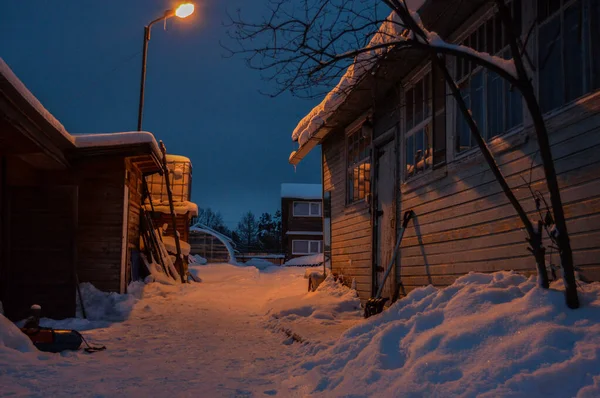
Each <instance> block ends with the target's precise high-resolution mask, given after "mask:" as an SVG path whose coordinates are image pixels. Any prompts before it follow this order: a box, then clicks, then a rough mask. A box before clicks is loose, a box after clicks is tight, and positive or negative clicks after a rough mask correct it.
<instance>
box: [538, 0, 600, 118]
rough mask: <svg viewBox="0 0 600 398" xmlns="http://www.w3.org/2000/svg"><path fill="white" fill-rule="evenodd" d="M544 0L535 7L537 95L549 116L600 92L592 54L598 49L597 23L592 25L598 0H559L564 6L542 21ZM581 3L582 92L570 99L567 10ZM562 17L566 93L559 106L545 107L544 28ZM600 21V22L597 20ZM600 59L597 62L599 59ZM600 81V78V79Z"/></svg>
mask: <svg viewBox="0 0 600 398" xmlns="http://www.w3.org/2000/svg"><path fill="white" fill-rule="evenodd" d="M540 1H541V0H538V1H537V2H536V3H535V6H534V12H535V16H536V38H535V44H536V53H535V60H536V76H535V79H536V83H537V85H536V94H537V98H538V101H540V109H541V110H542V113H543V114H544V116H548V115H553V114H557V113H559V112H561V111H562V110H563V109H564V108H565V107H568V106H570V105H572V104H574V103H576V102H577V101H579V100H581V99H582V98H585V97H587V96H589V95H590V94H593V93H594V92H597V91H598V90H599V89H600V84H599V85H598V87H594V84H595V83H594V77H595V78H597V79H600V77H598V76H595V75H594V67H597V65H595V64H594V57H593V55H592V52H593V51H594V49H593V44H594V43H593V37H592V35H593V26H592V23H593V21H592V19H593V15H592V12H593V10H592V6H593V3H594V1H597V0H559V1H560V6H559V7H558V9H557V10H555V11H554V12H552V13H551V14H548V15H546V16H545V18H544V20H542V21H540V19H541V16H540V14H539V10H540V7H539V6H540ZM578 2H579V7H580V12H581V18H580V23H581V27H580V29H581V37H582V42H581V47H580V49H579V50H580V53H581V62H580V64H579V65H578V66H579V68H580V70H579V72H581V79H582V80H581V81H580V83H581V87H580V90H581V93H580V95H578V96H575V97H574V98H571V99H568V96H569V95H568V87H569V86H570V83H569V81H568V80H567V78H566V73H565V67H566V62H565V59H566V58H568V54H567V52H566V51H565V48H566V43H565V39H566V38H567V33H566V30H565V11H566V10H567V9H568V8H570V7H572V6H574V5H575V4H576V3H578ZM557 18H558V20H559V22H560V33H559V39H560V49H559V57H560V70H561V73H560V75H562V76H563V77H564V80H563V86H562V87H561V88H560V90H562V92H561V94H562V99H561V101H560V103H559V104H558V105H556V106H551V107H550V108H549V109H544V107H543V104H542V94H548V93H542V91H541V89H542V84H541V83H542V82H541V78H542V65H541V63H542V60H541V59H540V55H541V51H542V43H541V40H540V39H541V34H540V33H541V32H540V31H541V29H543V28H544V27H546V26H548V25H550V24H551V23H553V22H555V21H556V19H557ZM597 22H600V21H597ZM596 62H597V61H596ZM599 81H600V80H599Z"/></svg>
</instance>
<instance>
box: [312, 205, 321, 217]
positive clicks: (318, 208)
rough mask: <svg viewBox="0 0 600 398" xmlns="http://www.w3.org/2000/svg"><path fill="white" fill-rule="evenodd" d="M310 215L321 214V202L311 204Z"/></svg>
mask: <svg viewBox="0 0 600 398" xmlns="http://www.w3.org/2000/svg"><path fill="white" fill-rule="evenodd" d="M310 215H311V216H320V215H321V204H320V203H311V204H310Z"/></svg>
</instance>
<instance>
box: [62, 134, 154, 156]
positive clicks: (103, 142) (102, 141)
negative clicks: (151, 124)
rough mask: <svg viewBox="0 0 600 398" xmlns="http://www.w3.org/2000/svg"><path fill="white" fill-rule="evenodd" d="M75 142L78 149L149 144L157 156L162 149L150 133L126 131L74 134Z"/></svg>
mask: <svg viewBox="0 0 600 398" xmlns="http://www.w3.org/2000/svg"><path fill="white" fill-rule="evenodd" d="M72 137H73V142H74V143H75V145H76V146H77V147H78V148H92V147H105V146H106V147H107V146H121V145H131V144H143V143H149V144H150V145H152V149H154V151H155V152H156V153H157V154H160V153H161V151H160V148H159V147H158V143H157V142H156V139H155V138H154V135H153V134H152V133H150V132H148V131H126V132H121V133H100V134H74V135H73V136H72Z"/></svg>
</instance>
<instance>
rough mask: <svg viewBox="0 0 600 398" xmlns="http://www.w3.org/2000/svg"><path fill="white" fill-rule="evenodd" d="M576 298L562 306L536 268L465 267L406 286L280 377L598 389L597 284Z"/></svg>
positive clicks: (382, 390)
mask: <svg viewBox="0 0 600 398" xmlns="http://www.w3.org/2000/svg"><path fill="white" fill-rule="evenodd" d="M329 286H330V285H329V284H327V285H325V286H323V287H322V288H321V287H320V289H328V288H329ZM553 287H558V286H557V285H553ZM581 299H582V303H583V307H582V308H581V309H578V310H569V309H567V308H566V306H565V304H564V295H563V292H560V291H557V290H544V289H541V288H539V287H538V286H537V285H536V282H535V278H533V277H532V278H529V279H528V278H525V277H524V276H521V275H517V274H515V273H512V272H498V273H494V274H475V273H471V274H468V275H465V276H463V277H461V278H459V279H457V280H456V282H455V283H454V284H453V285H451V286H449V287H447V288H444V289H439V290H438V289H436V288H434V287H432V286H428V287H423V288H419V289H416V290H414V291H412V292H411V293H410V294H408V296H407V297H405V298H404V299H402V300H399V301H398V302H397V303H395V304H394V305H392V306H391V307H390V308H389V309H388V310H387V311H385V312H384V313H383V314H381V315H378V316H375V317H372V318H370V319H368V320H367V321H365V322H362V323H360V324H359V325H356V326H355V327H353V328H351V329H349V330H347V331H346V332H345V333H344V334H343V335H342V337H341V338H340V339H339V340H338V341H336V342H335V344H334V345H333V346H332V347H330V348H328V349H326V350H322V351H319V352H317V353H316V355H314V356H308V355H307V357H306V358H305V359H304V360H303V361H301V363H299V364H298V365H297V366H295V367H293V368H292V369H290V370H289V374H288V375H286V376H287V377H289V378H290V380H287V381H283V384H284V385H286V387H288V388H294V387H298V388H302V390H303V391H304V392H306V393H307V394H314V395H316V396H345V395H348V394H351V395H354V396H363V395H364V396H367V395H369V396H371V395H374V396H396V397H402V396H426V397H450V396H468V397H474V396H478V397H506V396H511V397H512V396H519V397H525V396H557V397H567V396H570V397H572V396H578V397H591V396H600V284H598V283H595V284H592V285H586V286H584V288H583V292H582V293H581Z"/></svg>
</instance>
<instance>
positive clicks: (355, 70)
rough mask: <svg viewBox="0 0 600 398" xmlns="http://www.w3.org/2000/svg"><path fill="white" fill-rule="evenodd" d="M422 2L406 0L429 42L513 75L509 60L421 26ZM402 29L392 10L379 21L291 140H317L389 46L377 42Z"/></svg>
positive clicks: (294, 158)
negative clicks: (451, 41)
mask: <svg viewBox="0 0 600 398" xmlns="http://www.w3.org/2000/svg"><path fill="white" fill-rule="evenodd" d="M424 3H425V0H408V1H407V6H408V7H409V9H410V10H411V14H412V16H413V18H414V19H415V22H417V23H418V24H419V26H420V27H421V29H422V30H423V31H424V33H425V34H426V35H427V39H428V42H429V43H430V44H432V45H433V46H436V47H443V48H448V49H452V50H455V51H460V52H464V53H468V54H469V55H474V56H477V57H479V58H481V59H483V60H485V61H488V62H491V63H493V64H495V65H496V66H498V67H499V68H502V69H504V70H505V71H507V72H508V73H509V74H512V75H513V76H516V71H515V66H514V62H512V60H505V59H503V58H500V57H497V56H492V55H490V54H487V53H480V52H477V51H475V50H474V49H472V48H470V47H466V46H462V45H455V44H449V43H446V42H444V41H443V40H442V39H441V38H440V37H439V36H438V35H437V33H435V32H429V31H428V30H427V29H426V28H425V27H424V25H423V23H422V22H421V19H420V17H419V14H418V13H417V12H416V11H418V10H420V8H421V7H422V6H423V4H424ZM404 30H405V29H404V26H403V24H402V21H401V20H400V17H399V16H398V15H397V14H396V13H395V12H394V11H392V12H391V13H390V15H389V16H388V18H387V19H386V21H385V22H383V23H382V24H381V26H380V27H379V30H378V32H377V33H376V34H375V35H374V36H373V37H372V39H371V41H370V42H369V44H368V45H367V46H366V47H365V49H369V48H370V47H374V48H373V49H372V50H370V51H365V52H363V53H361V54H359V55H357V56H356V58H355V60H354V62H353V63H352V64H351V65H350V66H349V67H348V69H347V70H346V72H345V73H344V75H343V76H342V77H341V78H340V81H339V82H338V84H337V85H336V86H335V87H334V88H333V89H332V90H331V91H330V92H329V93H328V94H327V95H326V96H325V98H324V99H323V101H321V103H320V104H319V105H317V106H316V107H314V108H313V109H312V110H311V111H310V112H309V113H308V114H307V115H306V116H305V117H304V118H302V120H300V122H299V123H298V125H297V126H296V128H295V129H294V131H293V132H292V140H293V141H297V142H298V144H299V146H300V148H301V149H302V147H303V146H304V145H305V144H307V143H308V142H309V140H311V138H313V137H315V138H317V140H320V139H322V138H323V137H324V136H325V135H326V134H327V133H328V132H329V131H330V130H331V128H330V126H328V122H331V119H332V116H333V115H334V114H335V113H336V111H337V110H338V108H340V106H341V105H342V104H343V103H344V102H345V100H346V98H347V97H348V95H349V94H350V93H351V92H352V91H353V89H354V88H355V87H356V86H357V85H358V84H359V83H360V82H361V80H362V79H363V77H365V76H366V75H367V72H369V71H370V70H371V69H372V68H373V67H374V66H375V65H376V64H377V62H378V60H379V59H381V56H382V55H383V54H384V53H385V52H387V51H388V50H389V49H390V48H391V47H385V46H383V47H377V46H381V45H382V44H386V43H390V44H391V43H394V42H398V41H400V40H402V39H403V38H402V34H403V33H404ZM411 35H412V34H411ZM409 38H412V36H409ZM328 127H329V128H328ZM321 130H322V131H321ZM319 131H321V134H319V136H317V133H318V132H319ZM307 148H308V151H310V149H311V148H312V146H307ZM298 152H299V150H298V151H293V152H292V153H291V154H290V156H289V159H288V160H289V162H290V163H293V164H296V163H297V162H298V161H299V160H300V159H302V156H299V157H298Z"/></svg>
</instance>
